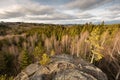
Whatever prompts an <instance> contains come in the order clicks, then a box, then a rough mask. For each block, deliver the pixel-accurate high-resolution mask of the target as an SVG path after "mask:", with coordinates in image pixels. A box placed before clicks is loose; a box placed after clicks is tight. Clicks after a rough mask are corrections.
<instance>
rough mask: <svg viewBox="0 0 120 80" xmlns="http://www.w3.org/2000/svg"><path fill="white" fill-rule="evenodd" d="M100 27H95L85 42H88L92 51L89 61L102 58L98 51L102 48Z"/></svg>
mask: <svg viewBox="0 0 120 80" xmlns="http://www.w3.org/2000/svg"><path fill="white" fill-rule="evenodd" d="M100 37H101V36H100V29H99V27H97V28H95V29H94V30H93V31H92V32H91V34H90V36H89V39H88V40H87V42H88V43H89V44H90V49H91V53H92V58H91V61H90V62H91V63H93V62H94V60H95V61H98V60H100V59H102V57H103V55H102V54H101V53H100V50H101V49H102V46H101V45H100Z"/></svg>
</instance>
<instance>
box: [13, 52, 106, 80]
mask: <svg viewBox="0 0 120 80" xmlns="http://www.w3.org/2000/svg"><path fill="white" fill-rule="evenodd" d="M14 80H108V79H107V77H106V75H105V74H104V73H103V72H102V71H101V70H100V69H98V68H97V67H95V66H93V65H92V64H89V63H87V62H86V61H84V60H82V59H80V58H74V57H72V56H69V55H65V54H62V55H57V56H54V57H51V61H50V62H49V64H47V65H46V66H42V65H39V64H37V63H34V64H31V65H29V66H28V67H27V68H26V69H24V70H23V71H22V72H21V73H19V74H18V75H17V76H16V77H15V79H14Z"/></svg>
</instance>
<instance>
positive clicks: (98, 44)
mask: <svg viewBox="0 0 120 80" xmlns="http://www.w3.org/2000/svg"><path fill="white" fill-rule="evenodd" d="M58 54H69V55H72V56H76V57H81V58H82V59H84V60H85V61H87V62H89V63H92V64H94V65H95V66H97V67H99V68H100V69H101V70H102V71H103V72H104V73H106V74H107V76H108V78H109V80H115V79H116V78H117V77H119V75H120V24H104V22H102V23H100V24H92V23H86V24H81V25H80V24H79V25H78V24H76V25H60V24H38V23H23V22H16V23H4V22H1V23H0V80H13V78H14V77H15V76H16V75H17V74H18V73H20V71H21V70H23V69H24V68H26V67H27V66H28V65H29V64H31V63H34V62H38V63H40V64H41V65H46V64H47V63H48V62H49V61H50V59H49V57H51V56H54V55H58Z"/></svg>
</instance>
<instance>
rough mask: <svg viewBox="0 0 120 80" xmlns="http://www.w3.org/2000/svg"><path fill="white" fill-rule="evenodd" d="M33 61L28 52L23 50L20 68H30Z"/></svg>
mask: <svg viewBox="0 0 120 80" xmlns="http://www.w3.org/2000/svg"><path fill="white" fill-rule="evenodd" d="M31 63H32V61H31V59H30V55H29V54H28V52H27V50H26V49H25V50H23V51H22V53H21V61H20V66H21V69H24V68H25V67H26V66H28V65H29V64H31Z"/></svg>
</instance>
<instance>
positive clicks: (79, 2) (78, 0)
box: [64, 0, 114, 10]
mask: <svg viewBox="0 0 120 80" xmlns="http://www.w3.org/2000/svg"><path fill="white" fill-rule="evenodd" d="M111 1H114V0H74V1H71V2H69V3H67V4H66V5H64V6H65V7H66V8H68V9H81V10H86V9H90V8H96V7H99V6H102V5H104V4H106V3H109V2H111Z"/></svg>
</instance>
